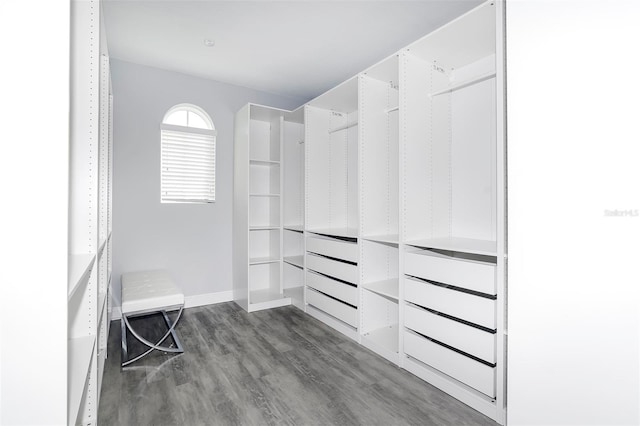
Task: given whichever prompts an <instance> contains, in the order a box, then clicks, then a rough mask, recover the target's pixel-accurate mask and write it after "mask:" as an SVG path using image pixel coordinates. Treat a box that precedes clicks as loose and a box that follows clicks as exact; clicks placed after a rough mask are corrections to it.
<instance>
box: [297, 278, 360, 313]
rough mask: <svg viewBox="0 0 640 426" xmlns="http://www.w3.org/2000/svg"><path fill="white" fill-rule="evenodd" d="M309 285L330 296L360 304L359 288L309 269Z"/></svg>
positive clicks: (356, 304) (355, 304)
mask: <svg viewBox="0 0 640 426" xmlns="http://www.w3.org/2000/svg"><path fill="white" fill-rule="evenodd" d="M307 286H308V287H313V288H315V289H316V290H318V291H321V292H323V293H325V294H328V295H329V296H333V297H335V298H336V299H340V300H342V301H343V302H346V303H348V304H350V305H353V306H358V289H357V287H355V286H350V285H349V284H345V283H342V282H340V281H336V280H332V279H331V278H328V277H325V276H324V275H320V274H316V273H315V272H312V271H307Z"/></svg>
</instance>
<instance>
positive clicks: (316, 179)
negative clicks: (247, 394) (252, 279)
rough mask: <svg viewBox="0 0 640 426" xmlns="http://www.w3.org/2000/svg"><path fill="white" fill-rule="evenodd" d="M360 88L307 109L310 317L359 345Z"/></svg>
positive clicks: (344, 89) (350, 87) (334, 93)
mask: <svg viewBox="0 0 640 426" xmlns="http://www.w3.org/2000/svg"><path fill="white" fill-rule="evenodd" d="M358 84H359V79H358V78H357V77H354V78H352V79H350V80H348V81H346V82H345V83H343V84H341V85H339V86H337V87H336V88H334V89H332V90H330V91H329V92H327V93H325V94H323V95H321V96H319V97H318V98H316V99H314V100H312V101H311V102H309V103H308V104H307V105H306V106H305V120H304V122H305V162H306V167H305V195H306V201H305V202H306V208H305V212H306V220H305V231H306V253H305V259H306V263H305V265H306V268H307V269H306V276H305V282H306V304H307V310H306V311H307V313H309V314H311V315H313V316H314V317H316V318H318V319H320V320H321V321H323V322H325V323H327V324H328V325H330V326H332V327H334V328H336V329H338V330H340V331H341V332H343V333H344V334H346V335H348V336H351V337H352V338H354V339H356V340H357V339H358V329H359V328H360V324H359V323H360V320H359V316H358V305H359V295H358V283H359V276H358V261H359V253H358V128H359V123H358Z"/></svg>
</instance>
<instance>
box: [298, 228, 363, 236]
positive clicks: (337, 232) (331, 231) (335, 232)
mask: <svg viewBox="0 0 640 426" xmlns="http://www.w3.org/2000/svg"><path fill="white" fill-rule="evenodd" d="M307 231H308V232H313V233H314V234H324V235H331V236H334V237H347V238H358V229H356V228H316V229H307Z"/></svg>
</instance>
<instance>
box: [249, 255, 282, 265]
mask: <svg viewBox="0 0 640 426" xmlns="http://www.w3.org/2000/svg"><path fill="white" fill-rule="evenodd" d="M276 262H280V258H279V257H252V258H250V259H249V265H264V264H265V263H276Z"/></svg>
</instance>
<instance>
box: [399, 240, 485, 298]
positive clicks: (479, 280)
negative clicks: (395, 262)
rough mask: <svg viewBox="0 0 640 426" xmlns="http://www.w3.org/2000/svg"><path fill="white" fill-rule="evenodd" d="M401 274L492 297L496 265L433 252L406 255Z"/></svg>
mask: <svg viewBox="0 0 640 426" xmlns="http://www.w3.org/2000/svg"><path fill="white" fill-rule="evenodd" d="M405 273H406V274H407V275H413V276H415V277H420V278H424V279H426V280H431V281H437V282H439V283H444V284H450V285H454V286H456V287H462V288H466V289H469V290H474V291H479V292H481V293H486V294H492V295H495V294H496V265H495V264H493V263H487V262H480V261H474V260H467V259H459V258H454V257H450V256H445V255H441V254H439V253H434V252H428V251H424V252H415V253H407V256H406V258H405Z"/></svg>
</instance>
